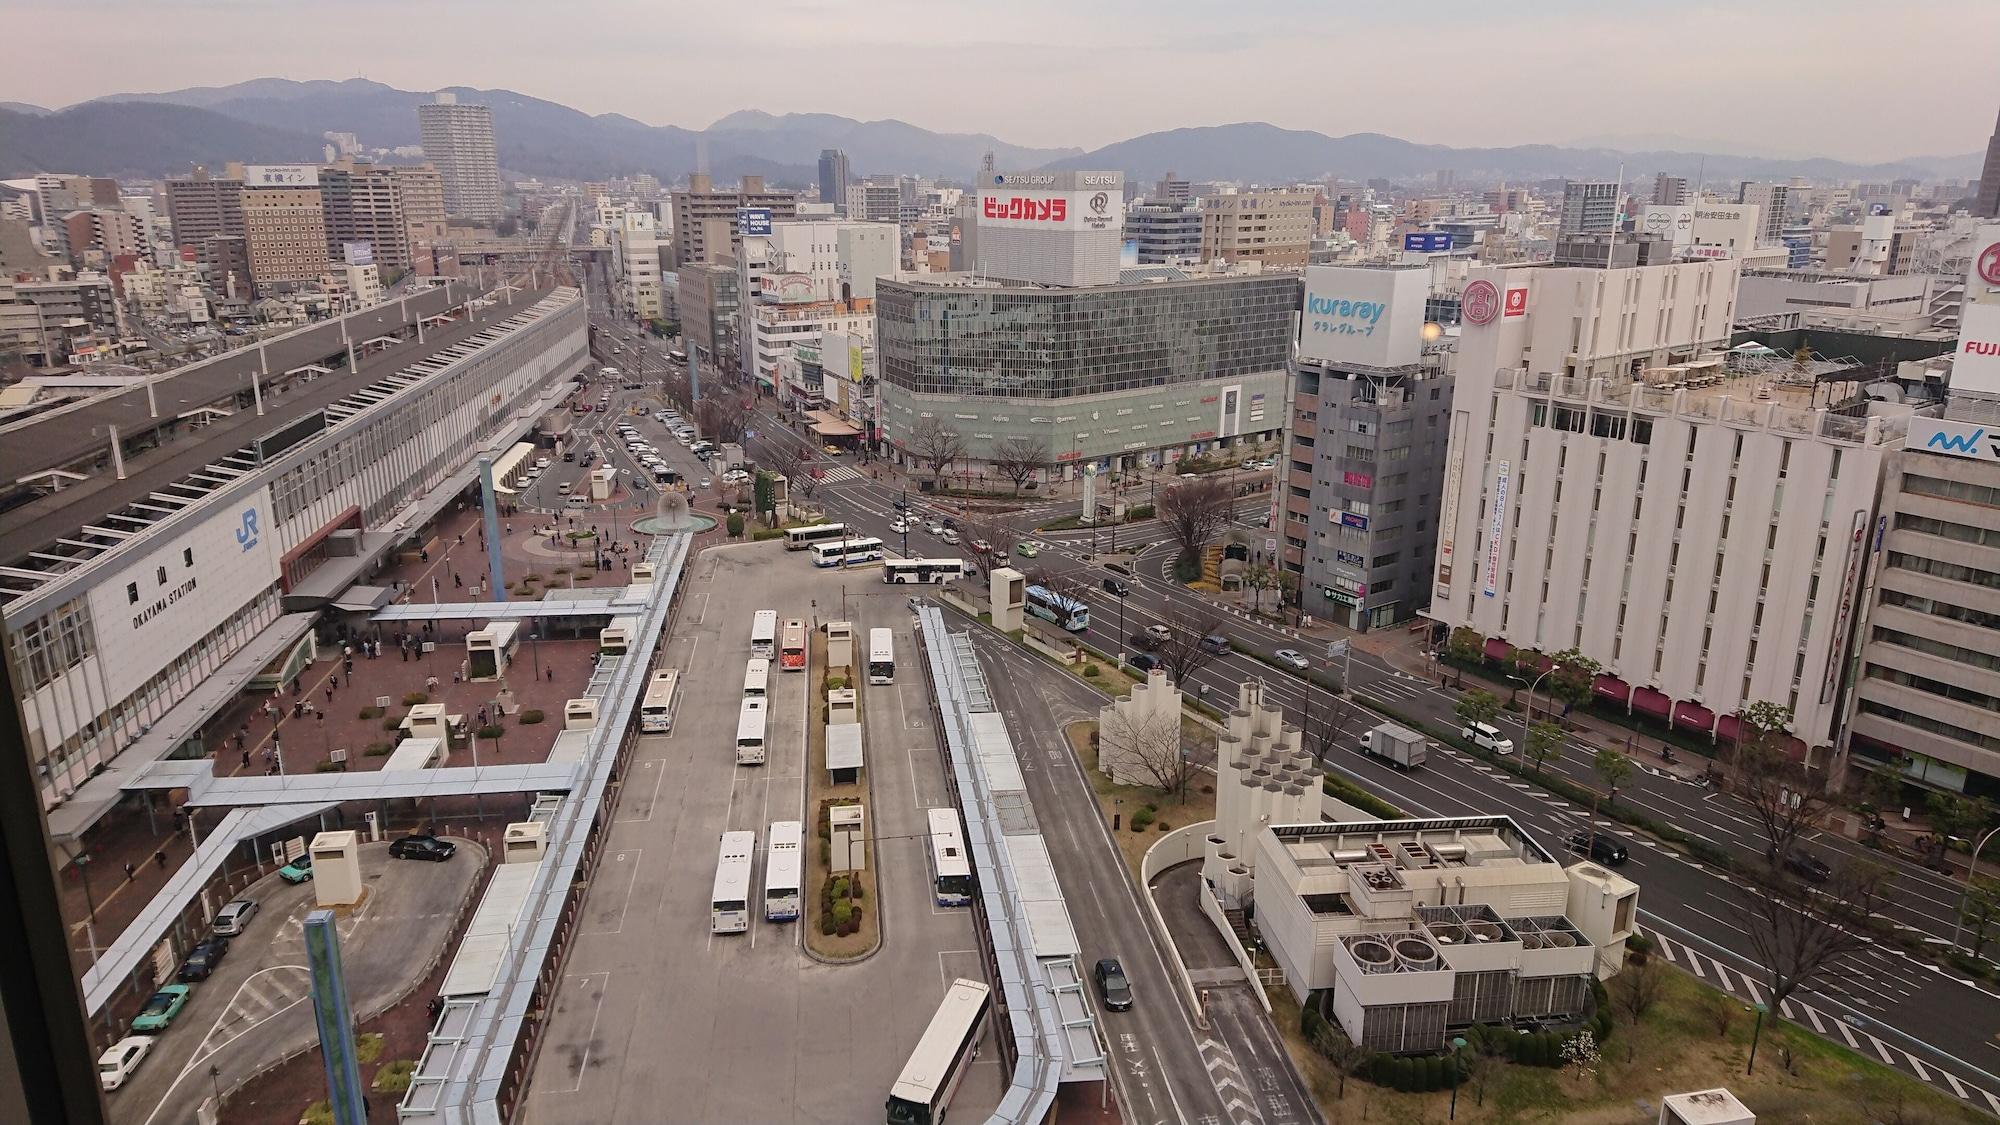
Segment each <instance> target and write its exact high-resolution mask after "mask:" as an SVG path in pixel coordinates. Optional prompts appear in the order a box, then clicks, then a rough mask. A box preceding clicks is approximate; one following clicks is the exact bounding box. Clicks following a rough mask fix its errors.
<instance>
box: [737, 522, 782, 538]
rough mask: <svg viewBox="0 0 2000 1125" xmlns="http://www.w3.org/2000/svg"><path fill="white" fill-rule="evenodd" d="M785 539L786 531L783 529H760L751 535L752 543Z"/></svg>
mask: <svg viewBox="0 0 2000 1125" xmlns="http://www.w3.org/2000/svg"><path fill="white" fill-rule="evenodd" d="M731 518H732V519H733V518H735V517H731ZM784 537H785V529H784V528H782V527H760V528H758V529H757V530H755V531H753V532H751V533H750V542H752V543H762V542H764V541H765V540H766V539H783V538H784Z"/></svg>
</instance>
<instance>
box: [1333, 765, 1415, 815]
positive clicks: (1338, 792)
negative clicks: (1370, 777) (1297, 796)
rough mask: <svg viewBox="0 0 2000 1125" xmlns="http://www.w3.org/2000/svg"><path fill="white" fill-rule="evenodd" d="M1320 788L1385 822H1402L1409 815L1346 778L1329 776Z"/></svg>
mask: <svg viewBox="0 0 2000 1125" xmlns="http://www.w3.org/2000/svg"><path fill="white" fill-rule="evenodd" d="M1320 788H1322V789H1324V790H1326V792H1327V795H1328V796H1330V797H1335V798H1337V799H1339V800H1342V801H1345V802H1347V803H1348V804H1350V805H1353V806H1354V807H1355V808H1357V809H1360V810H1361V811H1363V812H1366V813H1372V814H1374V815H1376V816H1378V817H1381V818H1382V819H1383V820H1402V819H1404V818H1405V817H1406V816H1407V815H1408V814H1406V813H1404V812H1403V810H1401V809H1399V808H1397V807H1396V806H1394V805H1392V804H1390V803H1389V802H1387V801H1385V800H1383V799H1382V798H1380V797H1377V796H1376V795H1375V794H1373V793H1370V792H1369V791H1367V790H1366V789H1363V788H1361V787H1360V786H1359V785H1356V784H1354V783H1353V782H1351V781H1349V780H1347V779H1346V778H1344V777H1338V776H1336V775H1334V774H1327V775H1325V777H1324V778H1323V779H1322V780H1321V781H1320Z"/></svg>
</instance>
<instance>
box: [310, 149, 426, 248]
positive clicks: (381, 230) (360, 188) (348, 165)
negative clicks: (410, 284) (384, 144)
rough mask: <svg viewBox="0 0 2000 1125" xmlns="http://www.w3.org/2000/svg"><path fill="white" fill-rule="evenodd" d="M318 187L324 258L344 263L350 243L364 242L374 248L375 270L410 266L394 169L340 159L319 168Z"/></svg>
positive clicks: (407, 230)
mask: <svg viewBox="0 0 2000 1125" xmlns="http://www.w3.org/2000/svg"><path fill="white" fill-rule="evenodd" d="M319 186H320V193H321V197H322V206H323V208H324V210H325V218H326V256H327V260H328V261H334V262H338V261H343V260H344V253H345V252H344V251H343V249H342V247H344V246H346V245H347V244H348V243H354V242H365V243H367V244H368V245H369V246H371V247H373V248H374V261H375V264H376V266H377V267H378V268H379V267H386V268H389V269H408V268H409V267H410V225H409V222H408V220H407V219H406V218H405V216H404V214H403V199H402V191H401V190H400V189H401V181H400V180H399V179H398V178H397V176H396V175H395V173H394V172H392V171H390V170H389V169H388V168H386V167H383V166H380V165H375V164H367V163H360V164H357V163H355V162H353V161H347V160H343V161H340V162H339V163H336V164H331V165H328V166H326V167H324V168H321V169H320V170H319Z"/></svg>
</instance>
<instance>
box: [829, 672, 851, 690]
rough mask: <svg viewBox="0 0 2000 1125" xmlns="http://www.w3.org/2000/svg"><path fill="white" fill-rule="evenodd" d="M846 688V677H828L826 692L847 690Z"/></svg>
mask: <svg viewBox="0 0 2000 1125" xmlns="http://www.w3.org/2000/svg"><path fill="white" fill-rule="evenodd" d="M846 686H847V677H846V676H828V677H827V678H826V690H828V691H839V690H841V689H842V688H845V687H846Z"/></svg>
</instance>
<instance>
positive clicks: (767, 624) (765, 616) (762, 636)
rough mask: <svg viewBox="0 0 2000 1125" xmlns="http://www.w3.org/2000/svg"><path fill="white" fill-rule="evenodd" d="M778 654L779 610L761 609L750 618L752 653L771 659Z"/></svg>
mask: <svg viewBox="0 0 2000 1125" xmlns="http://www.w3.org/2000/svg"><path fill="white" fill-rule="evenodd" d="M777 654H778V611H777V610H775V609H760V610H758V611H757V612H756V614H755V615H754V616H752V617H751V618H750V655H752V656H756V657H761V658H762V659H765V660H769V659H771V658H772V657H773V656H776V655H777Z"/></svg>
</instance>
